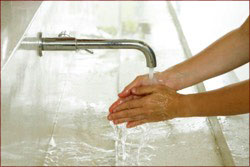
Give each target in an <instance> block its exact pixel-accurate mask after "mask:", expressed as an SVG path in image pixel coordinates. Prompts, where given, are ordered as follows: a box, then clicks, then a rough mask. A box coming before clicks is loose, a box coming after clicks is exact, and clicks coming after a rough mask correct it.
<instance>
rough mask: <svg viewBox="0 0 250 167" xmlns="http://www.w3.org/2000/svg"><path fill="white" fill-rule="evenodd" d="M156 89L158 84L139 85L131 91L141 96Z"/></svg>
mask: <svg viewBox="0 0 250 167" xmlns="http://www.w3.org/2000/svg"><path fill="white" fill-rule="evenodd" d="M158 89H159V86H158V85H148V86H140V87H136V88H133V89H132V93H133V94H134V95H137V96H143V95H148V94H151V93H153V92H156V91H157V90H158Z"/></svg>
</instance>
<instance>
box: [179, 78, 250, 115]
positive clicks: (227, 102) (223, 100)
mask: <svg viewBox="0 0 250 167" xmlns="http://www.w3.org/2000/svg"><path fill="white" fill-rule="evenodd" d="M182 102H183V103H182V104H183V113H184V115H183V116H184V117H190V116H226V115H236V114H244V113H249V80H247V81H243V82H239V83H237V84H233V85H230V86H226V87H223V88H220V89H217V90H213V91H209V92H204V93H197V94H191V95H184V96H183V101H182Z"/></svg>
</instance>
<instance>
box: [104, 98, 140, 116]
mask: <svg viewBox="0 0 250 167" xmlns="http://www.w3.org/2000/svg"><path fill="white" fill-rule="evenodd" d="M139 98H140V96H136V95H130V96H128V97H126V98H119V99H118V100H116V101H115V102H114V103H113V104H112V105H111V106H110V107H109V112H110V113H113V111H114V109H115V108H116V107H117V106H119V105H120V104H122V103H124V102H127V101H129V100H133V99H139Z"/></svg>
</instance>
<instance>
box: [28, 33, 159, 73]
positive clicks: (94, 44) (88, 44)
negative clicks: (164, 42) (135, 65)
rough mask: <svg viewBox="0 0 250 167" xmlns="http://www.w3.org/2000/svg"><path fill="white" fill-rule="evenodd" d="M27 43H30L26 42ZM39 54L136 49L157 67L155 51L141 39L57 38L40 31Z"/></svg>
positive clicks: (148, 62) (152, 66) (149, 63)
mask: <svg viewBox="0 0 250 167" xmlns="http://www.w3.org/2000/svg"><path fill="white" fill-rule="evenodd" d="M24 43H25V44H28V43H30V42H28V41H27V40H26V42H24ZM38 45H39V54H40V56H42V51H73V50H79V49H84V50H86V51H88V52H89V53H92V51H90V50H89V49H136V50H140V51H141V52H142V53H143V54H144V56H145V58H146V62H147V67H150V68H154V67H156V58H155V54H154V51H153V50H152V49H151V48H150V46H148V45H147V44H146V43H144V42H142V41H139V40H127V39H76V38H74V37H69V36H63V37H62V36H59V37H55V38H47V37H46V38H44V37H42V33H39V41H38Z"/></svg>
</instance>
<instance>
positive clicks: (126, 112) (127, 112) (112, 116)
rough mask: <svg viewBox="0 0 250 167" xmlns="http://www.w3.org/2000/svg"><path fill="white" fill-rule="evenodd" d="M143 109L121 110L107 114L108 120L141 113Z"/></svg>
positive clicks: (131, 116) (130, 116)
mask: <svg viewBox="0 0 250 167" xmlns="http://www.w3.org/2000/svg"><path fill="white" fill-rule="evenodd" d="M142 113H143V110H141V109H130V110H123V111H119V112H115V113H112V114H110V115H109V116H108V120H117V119H123V118H133V117H135V116H138V115H141V114H142Z"/></svg>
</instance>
